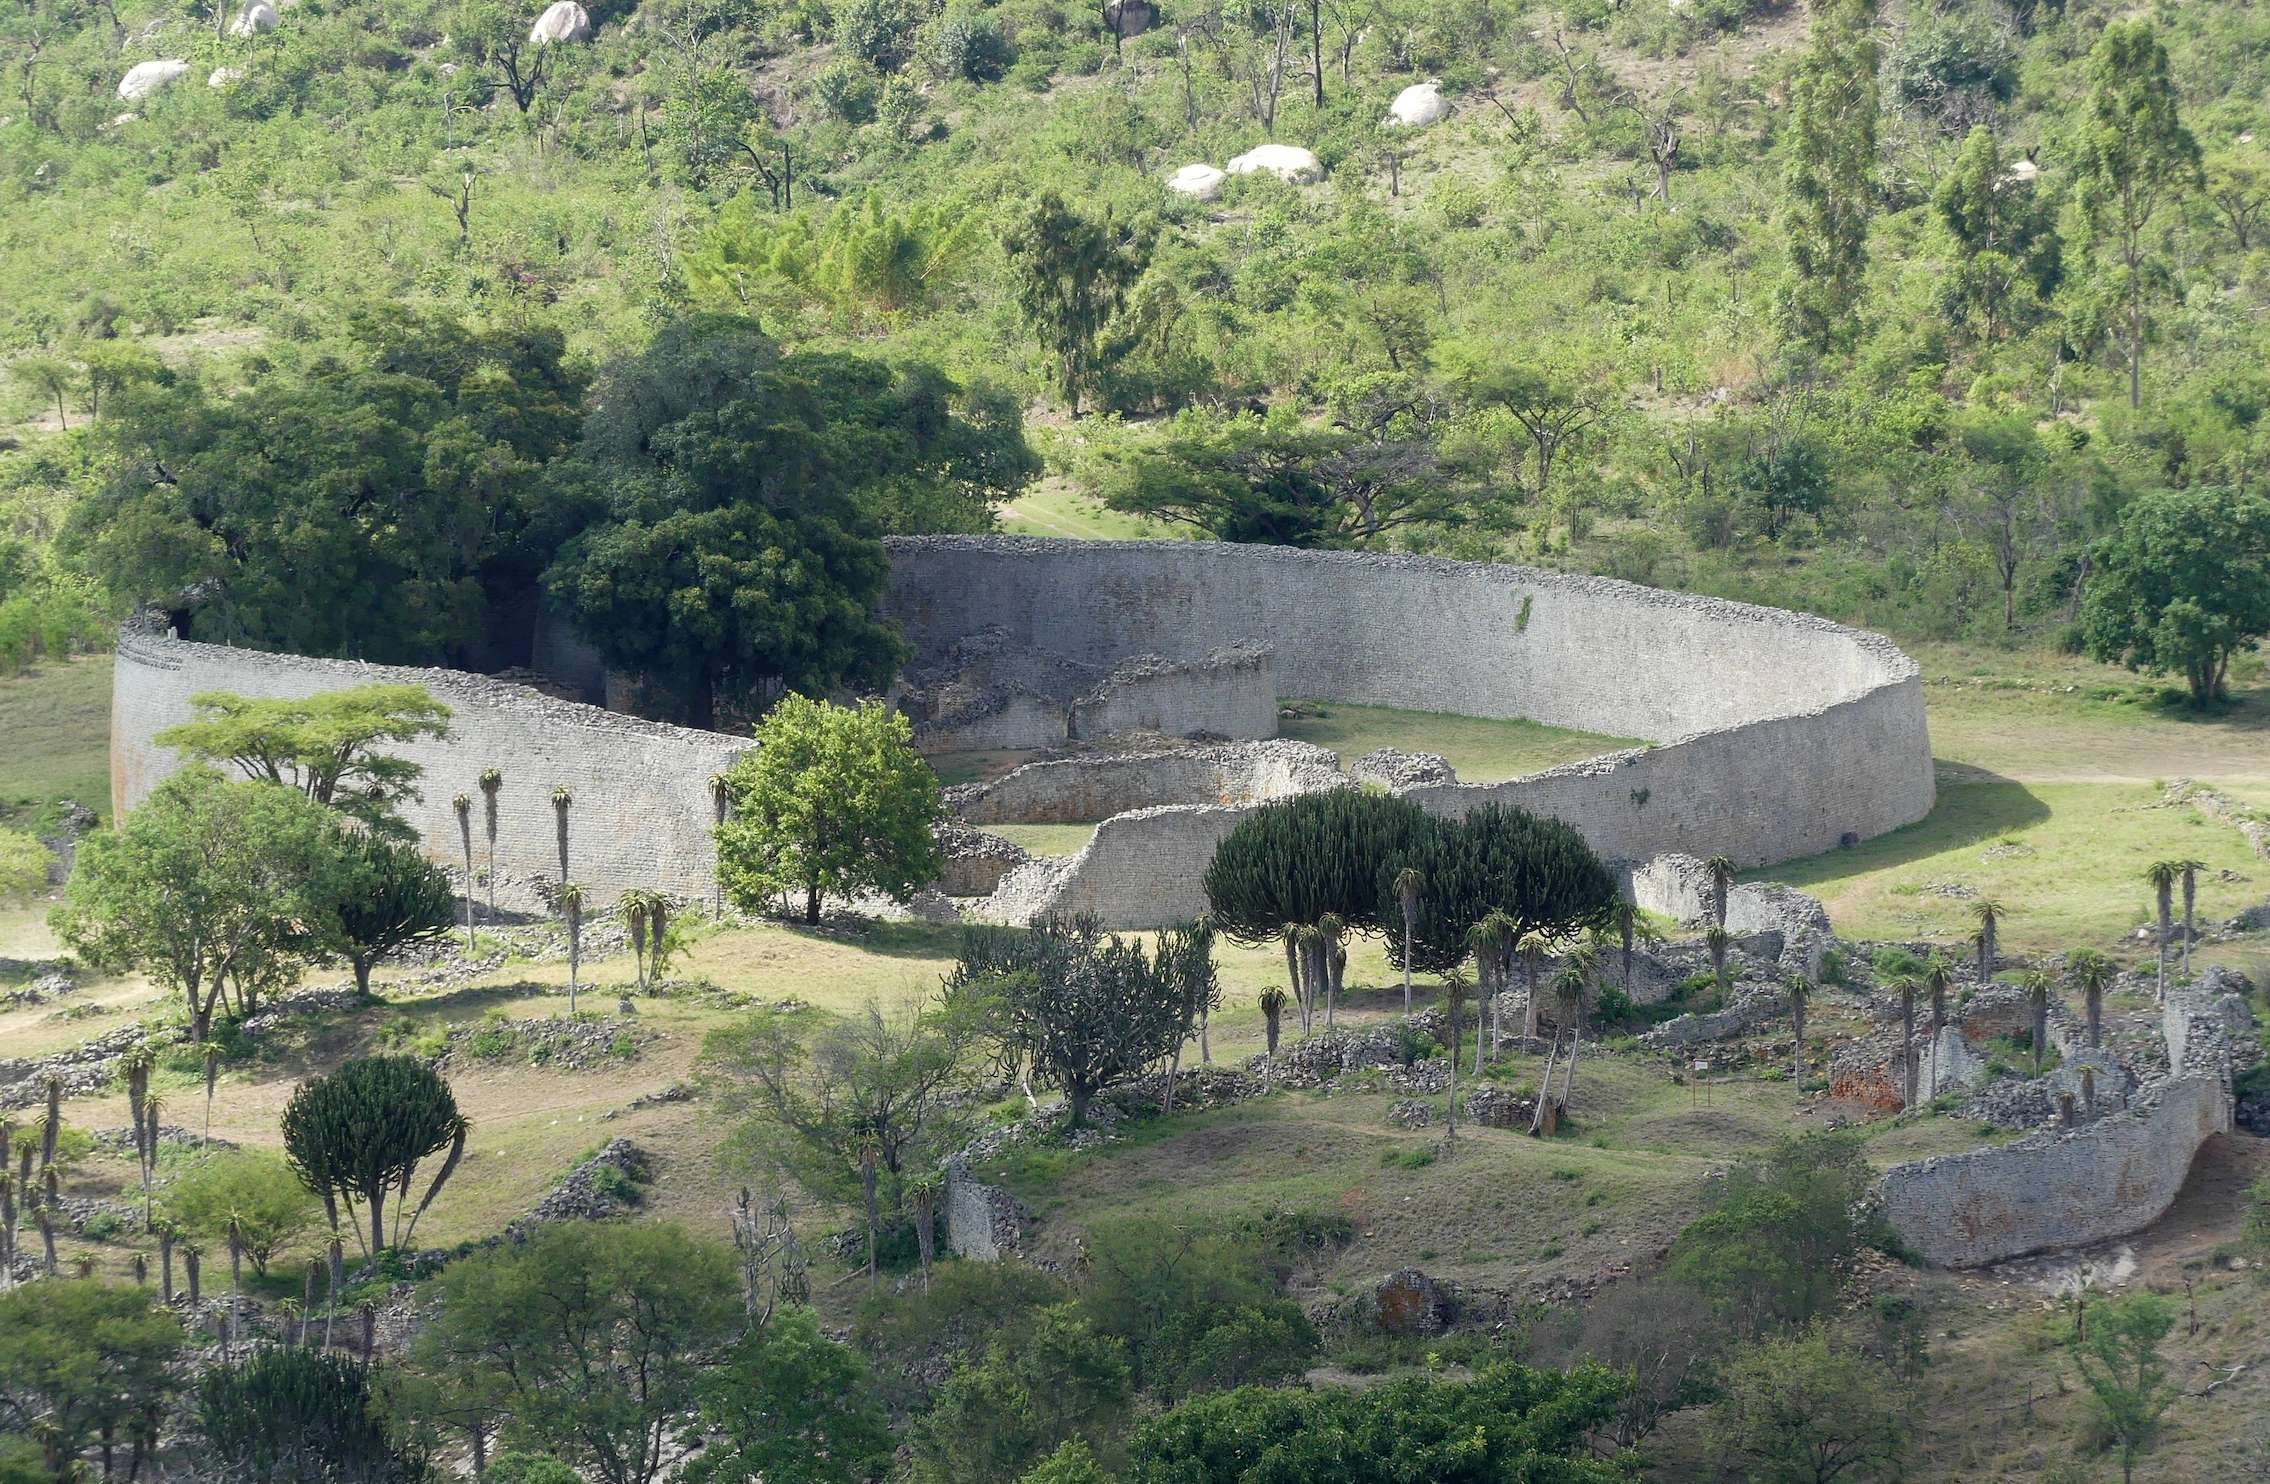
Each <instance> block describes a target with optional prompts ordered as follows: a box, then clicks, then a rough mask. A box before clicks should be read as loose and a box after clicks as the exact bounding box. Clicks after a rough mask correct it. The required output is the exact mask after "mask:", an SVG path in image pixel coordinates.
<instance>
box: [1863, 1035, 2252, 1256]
mask: <svg viewBox="0 0 2270 1484" xmlns="http://www.w3.org/2000/svg"><path fill="white" fill-rule="evenodd" d="M2230 1126H2231V1095H2230V1088H2229V1085H2228V1084H2227V1083H2225V1082H2224V1081H2223V1080H2222V1079H2220V1078H2218V1077H2213V1076H2179V1077H2171V1078H2168V1079H2167V1080H2165V1081H2163V1082H2160V1083H2157V1084H2155V1085H2154V1086H2152V1087H2150V1088H2147V1089H2146V1090H2145V1092H2144V1093H2143V1095H2142V1096H2141V1097H2140V1098H2138V1100H2137V1101H2136V1103H2135V1104H2134V1105H2132V1106H2131V1107H2130V1108H2129V1109H2128V1111H2127V1112H2125V1113H2116V1114H2113V1115H2111V1116H2109V1117H2106V1118H2101V1119H2099V1120H2097V1121H2096V1122H2094V1123H2089V1124H2084V1125H2082V1126H2081V1127H2079V1128H2077V1129H2072V1130H2069V1131H2066V1130H2050V1131H2044V1132H2042V1133H2037V1134H2032V1135H2029V1136H2028V1137H2026V1138H2023V1139H2020V1140H2018V1141H2017V1142H2016V1143H2014V1144H2004V1145H2002V1146H2000V1147H1999V1148H1994V1149H1981V1150H1977V1151H1976V1152H1974V1153H1970V1154H1950V1155H1945V1156H1942V1157H1940V1158H1938V1159H1926V1160H1920V1161H1918V1162H1916V1163H1914V1164H1905V1165H1899V1166H1896V1167H1894V1168H1893V1169H1891V1170H1889V1171H1887V1172H1886V1173H1885V1175H1884V1178H1883V1179H1882V1181H1880V1182H1879V1183H1878V1185H1877V1191H1878V1194H1879V1197H1880V1199H1881V1201H1882V1203H1883V1210H1884V1215H1885V1217H1886V1218H1887V1219H1888V1220H1889V1221H1890V1222H1891V1224H1892V1227H1893V1229H1894V1230H1895V1231H1897V1232H1898V1233H1899V1234H1900V1237H1901V1239H1902V1240H1903V1241H1905V1242H1906V1243H1907V1244H1908V1245H1909V1246H1910V1247H1913V1248H1914V1249H1915V1250H1916V1251H1918V1252H1920V1253H1921V1254H1922V1255H1923V1257H1924V1259H1925V1260H1926V1261H1928V1262H1932V1263H1935V1264H1938V1265H1939V1266H1942V1267H1954V1268H1963V1267H1976V1266H1978V1265H1980V1264H1982V1263H1990V1262H2000V1261H2002V1260H2003V1259H2004V1258H2009V1257H2019V1256H2022V1255H2024V1254H2025V1253H2028V1252H2044V1251H2049V1250H2051V1249H2054V1248H2060V1247H2079V1246H2085V1245H2086V1244H2088V1243H2090V1242H2101V1241H2104V1240H2105V1239H2107V1238H2109V1237H2120V1236H2126V1235H2127V1234H2128V1233H2130V1232H2133V1231H2139V1230H2141V1229H2142V1228H2144V1227H2147V1226H2149V1225H2151V1224H2152V1223H2153V1222H2155V1221H2157V1220H2159V1218H2160V1216H2161V1215H2162V1214H2163V1213H2164V1212H2165V1211H2166V1210H2167V1208H2168V1207H2169V1206H2170V1205H2171V1204H2173V1203H2174V1201H2175V1197H2176V1192H2178V1191H2179V1190H2181V1189H2182V1188H2183V1182H2184V1178H2185V1177H2186V1176H2187V1175H2188V1174H2189V1173H2190V1171H2191V1160H2192V1156H2193V1155H2195V1154H2197V1153H2198V1152H2199V1146H2200V1145H2201V1144H2203V1143H2205V1142H2206V1141H2207V1140H2208V1139H2209V1138H2210V1137H2212V1136H2213V1135H2215V1134H2219V1133H2227V1132H2228V1131H2229V1130H2230Z"/></svg>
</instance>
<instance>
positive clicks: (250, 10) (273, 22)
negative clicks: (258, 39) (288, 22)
mask: <svg viewBox="0 0 2270 1484" xmlns="http://www.w3.org/2000/svg"><path fill="white" fill-rule="evenodd" d="M282 24H283V19H282V17H280V16H278V15H277V14H276V7H275V6H273V5H270V4H269V3H268V0H252V3H251V4H250V5H247V6H246V7H245V8H244V9H243V11H242V12H241V13H239V14H238V16H237V18H236V19H235V20H233V21H231V22H229V34H230V35H231V36H261V35H265V34H266V33H268V32H270V31H273V30H275V29H276V28H277V27H278V26H279V25H282Z"/></svg>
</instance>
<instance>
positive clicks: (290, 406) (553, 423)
mask: <svg viewBox="0 0 2270 1484" xmlns="http://www.w3.org/2000/svg"><path fill="white" fill-rule="evenodd" d="M351 326H352V328H351V334H350V338H349V340H348V342H347V344H346V345H345V347H344V348H343V349H342V350H341V351H340V352H339V353H337V354H335V355H331V356H326V357H323V358H320V359H318V360H317V361H316V362H315V363H314V364H313V365H312V366H311V367H310V368H309V369H308V370H307V371H306V372H304V373H302V372H299V371H296V370H282V369H278V370H274V371H270V372H268V373H267V374H265V375H263V376H261V377H260V378H259V379H258V380H256V381H255V382H254V384H253V385H252V386H251V387H250V388H248V389H246V390H245V391H244V392H242V393H241V394H232V393H231V392H230V390H229V389H227V388H225V387H222V386H218V385H214V384H212V383H210V382H209V381H208V380H205V379H201V378H199V377H195V376H184V377H182V378H180V379H179V380H177V381H176V382H175V383H173V384H172V385H170V386H169V385H160V384H156V383H152V384H150V385H147V386H144V387H141V388H138V389H135V390H132V391H129V392H127V393H125V394H122V395H121V396H120V397H119V398H118V399H117V410H116V415H115V416H106V417H105V418H104V421H103V424H102V434H101V436H102V438H103V440H104V446H105V449H106V451H107V454H108V457H107V459H106V462H105V467H106V469H107V475H106V477H105V478H104V480H103V482H102V484H101V485H100V487H99V488H98V489H96V490H95V491H94V492H93V494H92V495H91V496H90V498H88V499H86V500H84V501H82V502H81V503H80V504H79V505H78V506H77V507H76V508H75V509H74V510H73V512H72V515H71V520H70V524H69V525H68V527H67V528H66V530H65V532H64V534H63V547H64V549H65V551H66V552H68V553H70V554H72V555H73V556H75V557H76V559H78V560H79V561H81V562H82V563H83V564H84V565H85V566H86V567H87V568H88V570H90V571H91V572H92V573H93V574H94V575H95V576H97V577H98V578H99V579H100V580H101V581H102V583H103V585H104V586H105V587H107V588H108V589H109V591H110V592H111V594H112V595H113V596H114V597H116V598H119V599H122V600H128V601H134V602H150V603H155V604H158V605H159V606H160V607H163V608H167V609H176V610H179V609H184V608H186V609H188V610H190V611H191V613H192V625H193V626H192V635H193V637H196V638H199V639H205V640H210V641H214V642H222V643H230V644H240V645H249V646H252V647H255V648H263V649H284V650H291V651H294V652H297V653H303V654H334V655H348V656H353V657H356V658H362V659H371V660H382V661H395V662H408V663H429V664H430V663H435V662H447V663H453V664H461V663H464V662H465V661H466V660H467V659H468V658H469V657H470V656H471V653H472V651H473V649H474V646H475V645H476V644H477V643H478V642H479V641H480V640H481V638H482V635H483V629H484V626H485V623H486V620H487V617H488V612H489V605H490V602H491V599H492V597H494V596H497V595H501V594H509V593H515V592H518V591H520V590H522V589H524V588H525V586H526V584H527V582H528V581H529V580H530V579H531V578H532V577H533V575H534V570H535V564H536V563H537V562H538V561H539V560H540V559H541V556H542V550H541V542H540V540H539V539H538V537H537V532H536V530H535V527H534V521H535V518H536V514H537V508H538V506H539V505H540V503H541V500H540V493H539V492H540V485H541V476H542V471H543V467H544V464H545V463H546V461H547V460H549V459H551V458H552V457H553V456H555V455H556V454H558V453H559V452H561V451H562V450H564V449H565V448H567V447H568V446H569V444H570V442H571V440H572V439H573V436H574V433H575V429H576V426H577V411H578V409H577V404H578V403H579V401H580V400H581V397H582V394H583V390H584V387H585V384H586V380H587V378H586V377H585V376H584V374H583V373H582V372H581V371H580V370H579V369H578V368H577V367H576V365H575V363H574V361H573V360H572V359H571V358H570V357H569V356H568V355H567V352H566V347H565V340H564V338H563V337H562V336H561V334H560V333H559V332H558V331H557V330H554V329H550V328H548V327H539V326H536V325H515V326H505V327H498V328H486V327H475V326H471V325H467V324H465V323H462V322H460V321H457V320H454V319H451V318H448V317H446V316H444V315H440V314H431V313H414V312H411V311H406V310H392V311H374V312H371V313H368V314H364V315H359V316H357V317H356V318H355V319H354V320H353V321H352V322H351Z"/></svg>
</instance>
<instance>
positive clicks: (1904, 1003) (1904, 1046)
mask: <svg viewBox="0 0 2270 1484" xmlns="http://www.w3.org/2000/svg"><path fill="white" fill-rule="evenodd" d="M1900 1072H1901V1074H1902V1076H1904V1077H1905V1078H1906V1081H1907V1106H1908V1109H1909V1111H1911V1112H1912V1111H1913V1110H1914V1108H1915V993H1914V991H1913V990H1910V991H1908V992H1907V993H1905V994H1902V995H1901V996H1900Z"/></svg>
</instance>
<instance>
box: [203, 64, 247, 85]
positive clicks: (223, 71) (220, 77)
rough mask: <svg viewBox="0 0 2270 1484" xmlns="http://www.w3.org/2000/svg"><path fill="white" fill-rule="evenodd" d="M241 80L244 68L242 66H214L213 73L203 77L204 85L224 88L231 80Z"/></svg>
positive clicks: (242, 79)
mask: <svg viewBox="0 0 2270 1484" xmlns="http://www.w3.org/2000/svg"><path fill="white" fill-rule="evenodd" d="M242 81H244V69H243V68H242V67H215V68H214V69H213V75H212V76H211V77H208V78H206V79H205V86H207V87H209V88H225V87H227V86H228V85H229V84H230V83H232V82H242Z"/></svg>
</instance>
